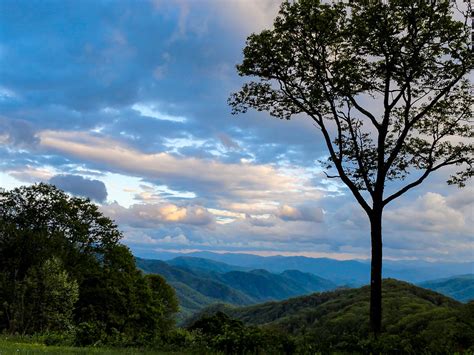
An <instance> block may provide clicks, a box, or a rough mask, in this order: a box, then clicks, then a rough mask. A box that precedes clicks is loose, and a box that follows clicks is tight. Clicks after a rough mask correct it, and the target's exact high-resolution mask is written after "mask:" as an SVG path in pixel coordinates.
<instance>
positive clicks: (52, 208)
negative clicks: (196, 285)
mask: <svg viewBox="0 0 474 355" xmlns="http://www.w3.org/2000/svg"><path fill="white" fill-rule="evenodd" d="M120 238H121V233H120V232H119V231H118V229H117V227H116V225H115V224H114V223H113V221H112V220H110V219H109V218H107V217H104V216H103V215H102V214H101V213H100V211H99V210H98V207H97V206H96V205H94V204H92V203H91V202H90V201H89V200H86V199H82V198H76V197H70V196H68V195H66V194H65V193H64V192H62V191H60V190H58V189H56V188H55V187H54V186H51V185H46V184H38V185H33V186H29V187H21V188H17V189H14V190H12V191H10V192H2V193H1V195H0V286H1V287H0V305H1V311H0V330H4V331H7V332H9V333H16V332H20V333H22V334H49V340H48V341H49V342H53V343H54V342H56V343H57V342H62V341H64V342H69V341H70V340H69V339H70V338H71V336H66V335H67V334H73V336H72V337H73V338H74V342H75V343H76V344H78V345H90V344H115V345H142V344H149V343H155V342H160V341H161V339H162V338H164V337H165V336H166V334H167V333H168V332H169V331H170V329H171V328H172V327H173V324H174V319H173V314H174V313H175V312H176V311H177V300H176V296H175V294H174V291H173V289H172V288H171V287H170V286H169V285H167V284H166V282H165V281H164V280H163V279H162V278H161V277H159V276H144V275H143V274H142V273H141V272H140V271H139V270H138V269H137V268H136V266H135V259H134V257H133V255H132V254H131V253H130V251H129V249H128V248H127V247H125V246H124V245H121V244H120V243H119V240H120ZM63 336H64V339H63Z"/></svg>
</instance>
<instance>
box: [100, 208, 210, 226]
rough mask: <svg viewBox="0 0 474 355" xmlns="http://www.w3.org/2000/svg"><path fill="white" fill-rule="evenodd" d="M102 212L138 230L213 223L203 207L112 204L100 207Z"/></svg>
mask: <svg viewBox="0 0 474 355" xmlns="http://www.w3.org/2000/svg"><path fill="white" fill-rule="evenodd" d="M102 210H103V212H104V213H105V214H106V215H108V216H110V217H111V218H113V219H115V220H116V221H118V222H119V223H123V224H128V225H131V226H133V227H139V228H156V227H159V226H161V225H162V224H188V225H194V226H206V225H210V224H213V223H214V216H213V215H212V214H211V213H210V212H209V211H208V210H207V209H206V208H204V207H202V206H196V205H188V206H177V205H175V204H172V203H164V204H135V205H131V206H130V207H129V208H125V207H122V206H120V205H119V204H118V203H112V204H109V205H104V206H102Z"/></svg>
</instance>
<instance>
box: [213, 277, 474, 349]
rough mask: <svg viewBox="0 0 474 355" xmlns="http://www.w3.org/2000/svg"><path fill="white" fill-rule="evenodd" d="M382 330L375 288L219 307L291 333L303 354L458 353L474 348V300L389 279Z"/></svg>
mask: <svg viewBox="0 0 474 355" xmlns="http://www.w3.org/2000/svg"><path fill="white" fill-rule="evenodd" d="M383 292H384V309H385V312H384V317H383V322H382V333H381V334H380V336H379V337H378V339H374V338H373V337H372V336H371V335H370V332H369V329H370V327H369V323H368V322H367V316H368V312H369V287H367V286H366V287H362V288H360V289H349V290H337V291H331V292H324V293H321V294H314V295H310V296H305V297H298V298H293V299H290V300H286V301H281V302H270V303H265V304H261V305H255V306H248V307H242V308H232V307H229V306H226V307H214V308H213V309H210V310H208V311H206V312H205V313H204V317H210V316H212V314H215V312H219V311H221V312H224V313H225V314H227V315H228V316H230V317H233V318H235V319H238V320H240V321H242V322H244V323H245V324H246V325H248V326H258V327H261V328H262V329H267V330H271V331H272V332H275V329H277V330H278V331H280V332H283V333H285V334H290V335H291V336H292V338H293V339H294V340H295V342H296V345H297V346H296V349H297V353H304V354H306V353H314V352H323V353H332V352H350V353H353V352H356V353H358V352H360V353H383V354H385V353H400V352H401V353H410V354H423V353H434V354H436V353H454V352H463V351H468V350H471V351H472V350H473V349H474V313H473V311H474V307H473V305H474V303H470V304H467V305H463V304H461V303H459V302H456V301H454V300H452V299H450V298H447V297H444V296H442V295H440V294H437V293H435V292H433V291H430V290H425V289H421V288H419V287H416V286H413V285H410V284H408V283H405V282H400V281H396V280H391V279H387V280H384V284H383Z"/></svg>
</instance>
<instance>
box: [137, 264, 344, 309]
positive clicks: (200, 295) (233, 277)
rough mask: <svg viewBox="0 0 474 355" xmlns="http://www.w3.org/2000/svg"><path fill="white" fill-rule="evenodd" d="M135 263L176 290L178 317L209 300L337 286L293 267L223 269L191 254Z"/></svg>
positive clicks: (276, 296) (255, 298)
mask: <svg viewBox="0 0 474 355" xmlns="http://www.w3.org/2000/svg"><path fill="white" fill-rule="evenodd" d="M194 259H196V260H194ZM136 262H137V266H138V267H139V268H140V269H141V270H143V271H144V272H147V273H154V274H159V275H162V276H163V277H164V278H165V279H166V280H167V281H168V282H169V283H170V284H171V285H172V286H173V287H174V288H175V289H176V294H177V296H178V298H179V301H180V305H181V309H182V314H181V316H182V317H184V316H188V315H190V314H192V313H194V312H196V311H198V310H200V309H202V308H203V307H205V306H208V305H210V304H213V303H222V302H224V303H227V304H232V305H248V304H255V303H258V302H264V301H269V300H282V299H286V298H289V297H294V296H299V295H303V294H309V293H312V292H318V291H325V290H329V289H334V288H336V287H337V285H336V284H334V283H333V282H331V281H329V280H326V279H324V278H321V277H318V276H316V275H312V274H309V273H303V272H300V271H297V270H287V271H284V272H283V273H281V274H275V273H271V272H268V271H266V270H250V271H239V270H234V271H229V272H223V271H225V270H231V269H232V268H233V267H232V266H231V265H227V264H224V263H221V262H214V261H208V260H205V259H199V258H191V257H187V258H176V259H172V260H168V261H167V262H164V261H161V260H147V259H141V258H136ZM216 270H220V271H221V272H219V271H216Z"/></svg>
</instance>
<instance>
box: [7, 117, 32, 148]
mask: <svg viewBox="0 0 474 355" xmlns="http://www.w3.org/2000/svg"><path fill="white" fill-rule="evenodd" d="M38 142H39V139H38V137H37V136H36V131H35V129H34V128H33V126H32V124H31V123H30V122H28V121H25V120H21V119H8V118H6V117H1V116H0V144H9V145H11V146H13V147H15V148H17V149H19V148H34V147H35V146H36V144H37V143H38Z"/></svg>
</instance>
